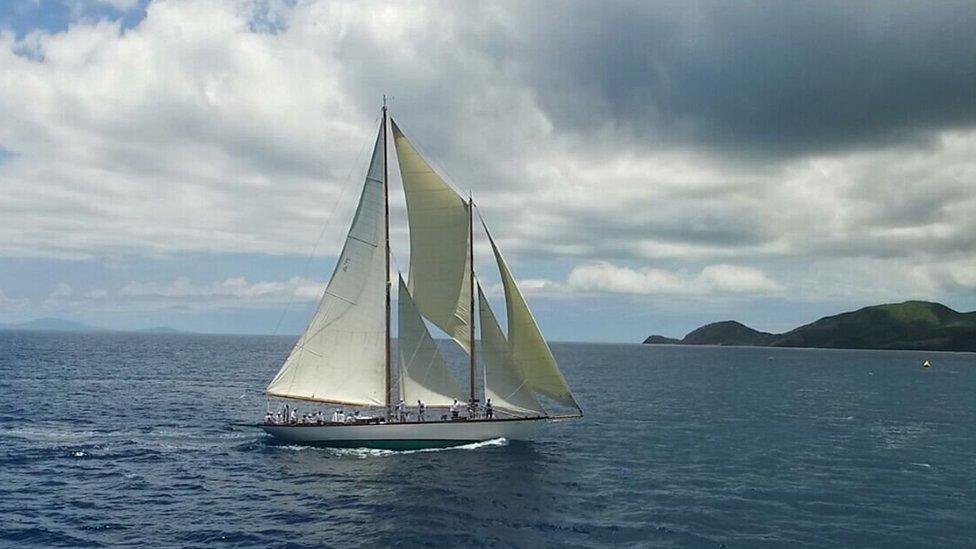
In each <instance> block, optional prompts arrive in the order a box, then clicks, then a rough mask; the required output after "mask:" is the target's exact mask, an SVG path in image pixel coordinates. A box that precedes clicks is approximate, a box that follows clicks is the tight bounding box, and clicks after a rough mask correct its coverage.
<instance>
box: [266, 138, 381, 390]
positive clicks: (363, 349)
mask: <svg viewBox="0 0 976 549" xmlns="http://www.w3.org/2000/svg"><path fill="white" fill-rule="evenodd" d="M383 129H384V128H381V129H380V133H379V135H378V136H377V138H376V144H375V146H374V149H373V157H372V160H371V162H370V165H369V170H368V172H367V175H366V181H365V184H364V185H363V192H362V195H361V196H360V199H359V207H358V208H357V210H356V215H355V217H354V218H353V222H352V226H351V227H350V229H349V234H348V236H347V237H346V242H345V244H344V246H343V248H342V253H341V254H340V255H339V260H338V262H337V263H336V268H335V271H333V273H332V278H331V279H330V280H329V284H328V286H326V290H325V294H324V295H323V296H322V299H321V301H319V304H318V308H317V309H316V311H315V315H314V316H313V317H312V320H311V322H310V323H309V326H308V328H306V330H305V333H303V334H302V336H301V338H300V339H299V340H298V343H297V344H296V345H295V347H294V348H293V349H292V351H291V354H290V355H289V356H288V358H287V360H285V363H284V365H283V366H282V367H281V370H280V371H279V372H278V375H276V376H275V378H274V379H273V380H272V381H271V384H270V385H268V388H267V394H269V395H273V396H280V397H291V398H301V399H308V400H318V401H325V402H341V403H347V404H358V405H384V404H385V403H386V397H385V394H384V393H385V390H386V337H387V334H386V303H385V299H386V257H385V253H386V232H385V229H384V225H385V222H386V218H385V202H384V194H383V190H384V189H383V185H384V183H383V164H384V160H385V159H384V158H383V150H384V146H383V141H382V140H383V139H385V132H384V131H383Z"/></svg>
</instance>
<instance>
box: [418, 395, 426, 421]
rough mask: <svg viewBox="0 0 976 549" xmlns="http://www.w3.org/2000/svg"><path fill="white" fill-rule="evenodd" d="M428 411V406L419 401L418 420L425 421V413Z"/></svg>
mask: <svg viewBox="0 0 976 549" xmlns="http://www.w3.org/2000/svg"><path fill="white" fill-rule="evenodd" d="M426 411H427V405H426V404H424V402H423V401H422V400H418V401H417V420H418V421H424V413H425V412H426Z"/></svg>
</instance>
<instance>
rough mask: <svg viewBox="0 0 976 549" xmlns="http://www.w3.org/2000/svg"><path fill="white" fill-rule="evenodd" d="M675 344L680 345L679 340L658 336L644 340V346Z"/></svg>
mask: <svg viewBox="0 0 976 549" xmlns="http://www.w3.org/2000/svg"><path fill="white" fill-rule="evenodd" d="M675 343H681V340H680V339H675V338H673V337H664V336H659V335H653V336H648V337H647V339H645V340H644V345H674V344H675Z"/></svg>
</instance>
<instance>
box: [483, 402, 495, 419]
mask: <svg viewBox="0 0 976 549" xmlns="http://www.w3.org/2000/svg"><path fill="white" fill-rule="evenodd" d="M485 419H495V409H494V408H492V407H491V399H490V398H489V399H488V400H487V401H486V402H485Z"/></svg>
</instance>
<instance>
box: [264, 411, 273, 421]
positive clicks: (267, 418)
mask: <svg viewBox="0 0 976 549" xmlns="http://www.w3.org/2000/svg"><path fill="white" fill-rule="evenodd" d="M264 422H265V423H274V416H273V415H272V414H271V410H268V411H267V412H266V413H265V414H264Z"/></svg>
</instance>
